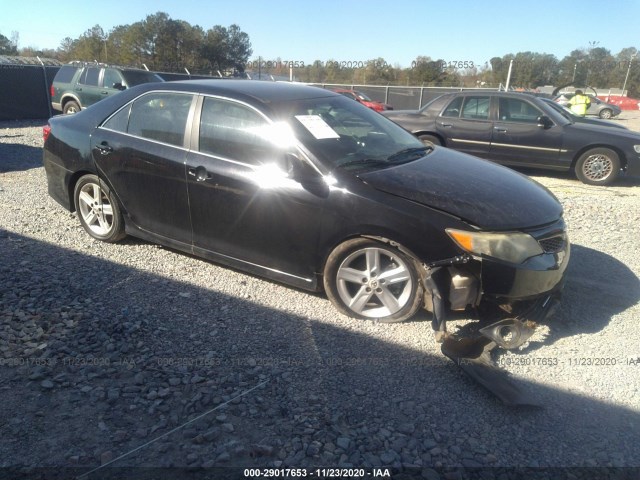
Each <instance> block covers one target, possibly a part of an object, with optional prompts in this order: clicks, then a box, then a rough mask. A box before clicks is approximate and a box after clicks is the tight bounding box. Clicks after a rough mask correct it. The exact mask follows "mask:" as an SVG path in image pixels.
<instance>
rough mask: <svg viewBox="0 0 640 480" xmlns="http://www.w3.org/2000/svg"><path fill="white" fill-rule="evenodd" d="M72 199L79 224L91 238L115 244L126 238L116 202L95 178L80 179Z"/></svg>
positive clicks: (91, 176)
mask: <svg viewBox="0 0 640 480" xmlns="http://www.w3.org/2000/svg"><path fill="white" fill-rule="evenodd" d="M73 198H74V199H75V205H76V212H78V218H79V219H80V224H81V225H82V227H83V228H84V229H85V230H86V232H87V233H88V234H89V235H91V236H92V237H93V238H95V239H96V240H100V241H102V242H108V243H115V242H117V241H118V240H121V239H123V238H124V237H125V236H126V234H125V233H124V220H123V218H122V213H121V212H120V207H119V206H118V201H117V200H116V198H115V196H114V195H113V194H112V193H111V191H110V190H109V187H107V185H105V183H104V182H103V181H101V180H99V179H98V177H97V176H95V175H85V176H84V177H82V178H80V180H78V183H76V188H75V189H74V193H73Z"/></svg>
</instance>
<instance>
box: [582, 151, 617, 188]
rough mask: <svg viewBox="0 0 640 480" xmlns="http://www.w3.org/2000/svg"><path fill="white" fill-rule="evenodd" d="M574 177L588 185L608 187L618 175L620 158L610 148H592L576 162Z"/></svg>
mask: <svg viewBox="0 0 640 480" xmlns="http://www.w3.org/2000/svg"><path fill="white" fill-rule="evenodd" d="M575 171H576V176H577V177H578V178H579V179H580V180H581V181H582V182H583V183H586V184H588V185H610V184H611V183H613V182H614V181H615V179H616V178H618V175H619V174H620V157H618V154H617V153H616V152H614V151H613V150H611V149H610V148H593V149H591V150H588V151H586V152H585V153H583V154H582V155H581V156H580V158H579V159H578V161H577V162H576V167H575Z"/></svg>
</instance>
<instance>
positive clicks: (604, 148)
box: [381, 91, 640, 185]
mask: <svg viewBox="0 0 640 480" xmlns="http://www.w3.org/2000/svg"><path fill="white" fill-rule="evenodd" d="M381 113H382V114H383V115H385V116H386V117H387V118H389V119H391V120H393V121H394V122H396V123H397V124H399V125H401V126H402V127H404V128H405V129H407V130H408V131H410V132H411V133H413V134H414V135H416V136H418V138H420V139H421V140H423V141H424V142H429V143H434V144H436V145H443V146H446V147H450V148H453V149H455V150H460V151H462V152H466V153H470V154H473V155H476V156H478V157H483V158H487V159H489V160H493V161H495V162H498V163H501V164H504V165H509V166H513V167H518V166H520V167H535V168H546V169H553V170H561V171H569V170H573V171H574V172H575V173H576V175H577V177H578V178H579V179H580V180H582V181H583V182H584V183H588V184H591V185H607V184H610V183H612V182H613V181H614V180H615V179H616V178H617V177H618V176H619V175H620V174H621V173H626V174H629V175H640V134H638V133H635V132H631V131H628V130H624V129H612V128H602V127H600V126H596V125H588V124H584V123H577V122H574V121H573V120H572V119H570V118H567V117H566V116H564V115H562V114H561V113H560V112H558V111H556V110H555V109H554V108H552V107H550V106H548V105H547V104H545V102H544V101H542V100H541V99H539V98H536V97H534V96H531V95H524V94H521V93H507V92H485V91H483V92H474V91H464V92H458V93H450V94H445V95H442V96H440V97H438V98H436V99H435V100H433V101H431V102H430V103H428V104H427V105H425V106H424V107H423V108H422V109H420V110H414V111H395V112H381Z"/></svg>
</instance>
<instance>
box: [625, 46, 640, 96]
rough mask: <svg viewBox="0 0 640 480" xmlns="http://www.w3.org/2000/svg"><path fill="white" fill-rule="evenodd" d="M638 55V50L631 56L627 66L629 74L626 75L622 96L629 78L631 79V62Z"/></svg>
mask: <svg viewBox="0 0 640 480" xmlns="http://www.w3.org/2000/svg"><path fill="white" fill-rule="evenodd" d="M636 55H638V52H636V53H634V54H633V55H631V57H630V58H629V66H628V67H627V75H626V76H625V77H624V84H623V85H622V95H621V96H624V89H625V88H626V87H627V80H629V72H630V71H631V62H633V57H635V56H636Z"/></svg>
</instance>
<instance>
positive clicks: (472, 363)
mask: <svg viewBox="0 0 640 480" xmlns="http://www.w3.org/2000/svg"><path fill="white" fill-rule="evenodd" d="M456 263H457V262H456ZM460 263H462V262H460ZM443 270H444V269H442V268H441V267H440V266H436V267H435V268H433V267H432V268H431V269H430V272H429V273H430V274H429V275H428V276H427V278H426V279H425V284H426V286H427V290H428V291H429V292H430V294H431V296H430V299H429V300H430V301H431V306H432V311H433V320H432V326H433V330H434V333H435V337H436V341H438V342H441V343H442V345H441V347H440V349H441V351H442V353H443V354H444V355H445V356H447V357H449V358H450V359H451V360H453V362H454V363H455V364H456V365H457V366H458V367H460V368H461V369H462V370H463V371H464V372H465V373H466V374H467V375H469V376H470V377H471V378H473V379H474V380H475V381H476V382H478V383H479V384H480V385H482V386H483V387H484V388H486V389H487V390H489V391H490V392H491V393H493V394H494V395H495V396H496V397H498V398H499V399H500V400H501V401H502V402H503V403H504V404H505V405H509V406H525V405H528V406H536V407H538V406H541V404H540V403H539V402H537V401H536V400H535V399H532V398H530V394H529V393H527V392H525V391H524V390H523V389H522V388H520V386H518V384H517V383H515V382H514V381H513V380H512V379H511V378H510V375H509V373H508V372H507V371H506V370H503V369H501V368H499V367H498V366H497V365H496V364H495V363H494V362H493V360H492V359H491V352H492V350H493V349H495V348H496V347H501V348H505V349H513V348H517V347H519V346H521V345H523V344H524V343H525V342H526V341H527V340H529V338H531V336H532V335H533V333H534V331H535V329H536V326H537V323H536V322H540V321H543V320H544V319H545V318H547V317H548V316H549V315H551V313H552V312H553V310H554V308H555V307H556V305H557V304H558V300H559V296H560V294H559V290H558V291H555V292H551V293H549V294H547V295H544V296H541V297H540V298H538V299H537V300H534V301H532V302H531V303H530V304H529V306H528V308H525V309H524V310H521V311H520V312H519V314H518V315H517V316H516V317H514V318H506V319H500V320H498V321H495V322H494V323H490V324H489V325H488V326H485V327H483V328H481V329H480V330H479V331H478V333H479V335H477V336H476V337H474V338H456V336H455V335H452V334H450V333H448V332H447V328H446V314H445V312H446V305H445V300H444V299H445V298H446V292H443V291H442V288H440V286H441V285H446V282H443V278H441V277H442V276H444V271H443ZM482 320H483V323H486V322H487V320H488V319H487V318H483V319H482Z"/></svg>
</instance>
